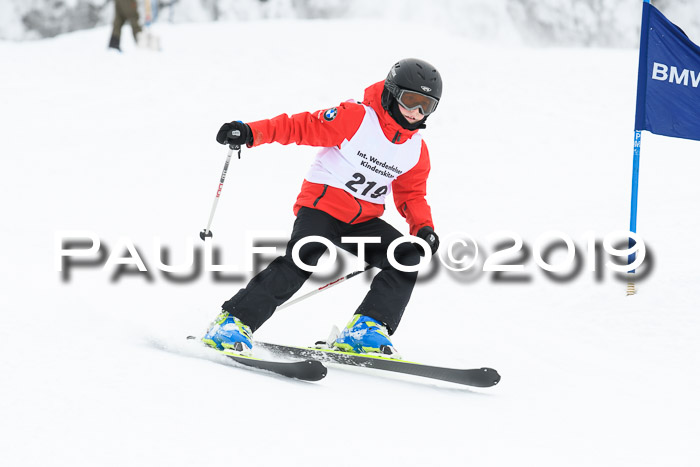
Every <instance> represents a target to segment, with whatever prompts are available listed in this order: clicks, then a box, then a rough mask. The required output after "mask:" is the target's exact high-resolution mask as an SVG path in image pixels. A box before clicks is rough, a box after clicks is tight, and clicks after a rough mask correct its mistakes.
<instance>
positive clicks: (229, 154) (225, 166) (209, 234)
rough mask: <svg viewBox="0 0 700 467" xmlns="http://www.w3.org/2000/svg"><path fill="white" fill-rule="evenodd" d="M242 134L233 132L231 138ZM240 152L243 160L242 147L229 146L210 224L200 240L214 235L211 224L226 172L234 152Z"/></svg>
mask: <svg viewBox="0 0 700 467" xmlns="http://www.w3.org/2000/svg"><path fill="white" fill-rule="evenodd" d="M240 135H241V132H240V131H238V130H231V133H230V135H229V136H231V137H235V136H240ZM235 150H238V158H239V159H240V158H241V147H240V146H239V145H237V144H236V145H234V144H231V145H229V149H228V155H227V156H226V163H225V164H224V170H223V171H222V172H221V180H219V188H218V189H217V190H216V198H214V204H213V205H212V207H211V213H210V214H209V223H208V224H207V228H206V229H204V230H202V231H201V232H199V238H201V239H202V240H206V238H207V237H209V238H211V237H212V236H213V235H214V234H212V232H211V223H212V221H213V220H214V213H215V212H216V205H217V204H219V198H220V197H221V189H222V188H223V187H224V180H226V172H227V171H228V164H229V163H230V162H231V156H232V155H233V151H235Z"/></svg>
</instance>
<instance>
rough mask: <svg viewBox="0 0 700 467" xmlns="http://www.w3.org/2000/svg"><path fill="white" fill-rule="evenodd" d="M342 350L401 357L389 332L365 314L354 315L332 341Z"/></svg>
mask: <svg viewBox="0 0 700 467" xmlns="http://www.w3.org/2000/svg"><path fill="white" fill-rule="evenodd" d="M333 347H334V348H336V349H338V350H342V351H343V352H352V353H372V354H379V355H383V356H390V357H392V358H401V357H400V356H399V354H398V352H396V349H394V345H393V344H392V343H391V341H390V340H389V332H388V331H387V330H386V327H384V325H383V324H382V323H380V322H379V321H377V320H375V319H373V318H370V317H369V316H365V315H355V316H353V317H352V320H351V321H350V322H349V323H348V325H347V326H346V327H345V329H343V332H341V333H340V335H339V336H338V338H337V339H336V340H335V342H333Z"/></svg>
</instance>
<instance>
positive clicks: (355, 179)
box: [345, 173, 388, 198]
mask: <svg viewBox="0 0 700 467" xmlns="http://www.w3.org/2000/svg"><path fill="white" fill-rule="evenodd" d="M356 185H359V186H357V187H356ZM365 185H367V186H366V187H365ZM345 186H346V187H348V188H349V189H350V191H353V192H355V193H357V192H359V191H360V190H361V189H362V196H367V194H368V193H369V192H370V191H372V190H373V189H374V187H375V186H377V182H368V181H367V179H366V178H365V176H364V175H362V174H361V173H356V174H354V175H353V176H352V180H350V181H349V182H348V183H346V184H345ZM363 188H364V189H363ZM387 191H388V189H387V187H386V185H384V186H380V187H379V188H377V189H376V190H375V191H374V193H372V194H371V195H370V196H371V197H372V198H379V197H380V196H382V195H385V194H386V192H387Z"/></svg>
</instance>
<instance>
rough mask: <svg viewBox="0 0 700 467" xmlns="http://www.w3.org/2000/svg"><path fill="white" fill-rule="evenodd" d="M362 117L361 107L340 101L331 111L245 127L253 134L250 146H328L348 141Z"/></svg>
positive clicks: (274, 119) (288, 117) (285, 115)
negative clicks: (278, 144)
mask: <svg viewBox="0 0 700 467" xmlns="http://www.w3.org/2000/svg"><path fill="white" fill-rule="evenodd" d="M364 117H365V109H364V107H363V106H362V105H360V104H355V103H352V102H343V103H342V104H340V105H339V106H338V107H333V108H331V109H325V110H319V111H318V112H314V113H309V112H303V113H299V114H294V115H292V116H291V117H290V116H288V115H287V114H282V115H279V116H277V117H275V118H272V119H269V120H259V121H257V122H252V123H248V125H249V126H250V129H251V130H252V132H253V144H252V146H258V145H261V144H265V143H273V142H274V143H280V144H290V143H296V144H301V145H305V146H319V147H332V146H339V145H340V144H342V143H343V142H344V141H345V140H346V139H347V140H349V139H350V138H352V137H353V135H354V134H355V133H356V132H357V130H358V128H360V124H361V123H362V119H363V118H364ZM252 146H251V147H252Z"/></svg>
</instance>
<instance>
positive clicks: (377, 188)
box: [306, 105, 422, 204]
mask: <svg viewBox="0 0 700 467" xmlns="http://www.w3.org/2000/svg"><path fill="white" fill-rule="evenodd" d="M363 107H364V108H365V117H364V118H363V119H362V124H361V125H360V128H359V129H358V130H357V132H356V133H355V135H354V136H353V137H352V138H351V139H350V140H349V141H347V140H346V141H345V142H343V144H341V145H340V149H338V148H337V147H335V146H334V147H331V148H323V149H321V150H320V151H319V152H318V154H317V155H316V160H315V161H314V163H313V164H312V165H311V168H310V169H309V172H308V173H307V174H306V179H307V180H308V181H310V182H313V183H320V184H323V185H330V186H332V187H335V188H340V189H341V190H345V191H347V192H348V193H350V194H351V195H352V196H354V197H355V198H358V199H361V200H364V201H369V202H370V203H376V204H384V199H385V198H386V195H388V194H389V193H391V183H392V182H393V181H394V179H395V178H396V177H398V176H399V175H401V174H404V173H406V172H408V171H409V170H411V169H412V168H413V167H415V165H416V164H417V163H418V159H419V158H420V151H421V142H422V138H421V136H420V135H419V134H418V133H415V134H414V135H413V136H412V137H411V138H410V139H409V140H408V141H406V142H405V143H402V144H394V143H392V142H391V141H389V140H388V139H387V138H386V136H384V132H383V131H382V128H381V126H380V124H379V118H378V117H377V114H376V112H375V111H374V109H372V108H371V107H368V106H366V105H363Z"/></svg>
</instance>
